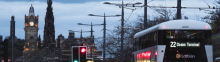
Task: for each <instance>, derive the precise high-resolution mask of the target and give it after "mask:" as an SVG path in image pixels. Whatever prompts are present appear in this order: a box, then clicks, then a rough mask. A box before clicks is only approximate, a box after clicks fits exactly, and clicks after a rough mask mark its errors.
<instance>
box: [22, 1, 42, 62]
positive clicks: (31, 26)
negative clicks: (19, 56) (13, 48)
mask: <svg viewBox="0 0 220 62" xmlns="http://www.w3.org/2000/svg"><path fill="white" fill-rule="evenodd" d="M24 26H25V28H24V31H25V46H24V52H23V56H24V62H25V61H26V60H27V59H28V57H27V56H28V55H29V54H30V52H32V51H33V50H35V49H40V47H39V46H40V45H41V44H40V40H39V39H40V38H39V37H40V36H39V37H38V29H39V28H38V16H35V14H34V7H33V6H32V5H31V7H30V9H29V15H28V16H26V15H25V25H24Z"/></svg>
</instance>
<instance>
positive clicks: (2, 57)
mask: <svg viewBox="0 0 220 62" xmlns="http://www.w3.org/2000/svg"><path fill="white" fill-rule="evenodd" d="M2 62H4V57H2ZM8 62H10V58H9V57H8Z"/></svg>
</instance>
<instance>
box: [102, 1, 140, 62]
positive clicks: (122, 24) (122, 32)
mask: <svg viewBox="0 0 220 62" xmlns="http://www.w3.org/2000/svg"><path fill="white" fill-rule="evenodd" d="M103 4H110V5H122V12H121V14H122V16H121V27H122V28H121V62H123V38H124V30H123V27H124V6H123V5H124V4H123V0H122V4H116V3H109V2H104V3H103ZM135 4H142V3H140V2H137V3H134V4H125V5H126V6H127V5H135Z"/></svg>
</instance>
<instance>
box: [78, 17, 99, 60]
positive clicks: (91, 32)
mask: <svg viewBox="0 0 220 62" xmlns="http://www.w3.org/2000/svg"><path fill="white" fill-rule="evenodd" d="M89 15H90V16H94V15H93V14H89ZM78 25H87V26H91V36H90V37H93V32H94V31H93V30H92V26H99V25H103V24H92V22H91V24H82V23H78ZM93 40H94V39H92V40H91V44H92V43H93V42H92V41H93ZM92 49H93V46H91V48H90V51H91V53H90V57H91V58H92V51H93V50H92Z"/></svg>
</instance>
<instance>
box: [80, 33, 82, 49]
mask: <svg viewBox="0 0 220 62" xmlns="http://www.w3.org/2000/svg"><path fill="white" fill-rule="evenodd" d="M81 42H82V29H81V32H80V46H81Z"/></svg>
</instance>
